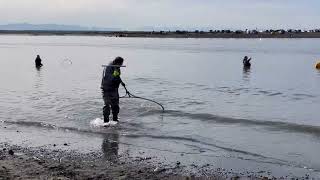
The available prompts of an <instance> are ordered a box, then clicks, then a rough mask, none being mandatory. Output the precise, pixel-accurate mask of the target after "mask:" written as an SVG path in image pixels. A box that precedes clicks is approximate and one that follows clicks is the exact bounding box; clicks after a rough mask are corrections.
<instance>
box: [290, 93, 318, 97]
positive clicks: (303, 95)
mask: <svg viewBox="0 0 320 180" xmlns="http://www.w3.org/2000/svg"><path fill="white" fill-rule="evenodd" d="M293 95H294V96H296V97H301V98H315V97H316V96H314V95H311V94H301V93H296V94H293Z"/></svg>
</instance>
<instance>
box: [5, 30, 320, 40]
mask: <svg viewBox="0 0 320 180" xmlns="http://www.w3.org/2000/svg"><path fill="white" fill-rule="evenodd" d="M0 34H21V35H24V34H25V35H60V36H63V35H79V36H109V37H155V38H320V29H314V30H300V29H288V30H284V29H276V30H274V29H270V30H263V31H258V30H248V29H246V30H228V29H226V30H209V31H201V30H194V31H186V30H176V31H55V30H52V31H49V30H43V31H42V30H12V31H11V30H0Z"/></svg>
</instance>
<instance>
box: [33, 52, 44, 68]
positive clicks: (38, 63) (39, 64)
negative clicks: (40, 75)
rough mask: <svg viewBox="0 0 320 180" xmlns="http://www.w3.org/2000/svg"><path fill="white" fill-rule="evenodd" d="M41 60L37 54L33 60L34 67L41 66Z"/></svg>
mask: <svg viewBox="0 0 320 180" xmlns="http://www.w3.org/2000/svg"><path fill="white" fill-rule="evenodd" d="M41 61H42V60H41V58H40V56H39V55H37V57H36V60H35V64H36V67H37V68H40V67H41V66H43V65H42V63H41Z"/></svg>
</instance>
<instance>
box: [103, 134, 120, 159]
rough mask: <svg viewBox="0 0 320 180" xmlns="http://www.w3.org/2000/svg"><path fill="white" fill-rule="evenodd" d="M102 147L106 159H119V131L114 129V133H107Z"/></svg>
mask: <svg viewBox="0 0 320 180" xmlns="http://www.w3.org/2000/svg"><path fill="white" fill-rule="evenodd" d="M101 148H102V152H103V155H104V158H105V159H106V160H108V161H111V162H116V161H117V160H118V150H119V133H118V132H117V131H114V132H112V133H108V134H105V135H104V138H103V142H102V147H101Z"/></svg>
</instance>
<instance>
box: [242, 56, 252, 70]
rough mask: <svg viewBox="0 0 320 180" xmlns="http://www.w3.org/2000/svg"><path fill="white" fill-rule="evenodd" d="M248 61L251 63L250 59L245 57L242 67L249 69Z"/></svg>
mask: <svg viewBox="0 0 320 180" xmlns="http://www.w3.org/2000/svg"><path fill="white" fill-rule="evenodd" d="M250 61H251V58H248V56H245V57H244V58H243V66H244V67H250V66H251V63H250Z"/></svg>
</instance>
